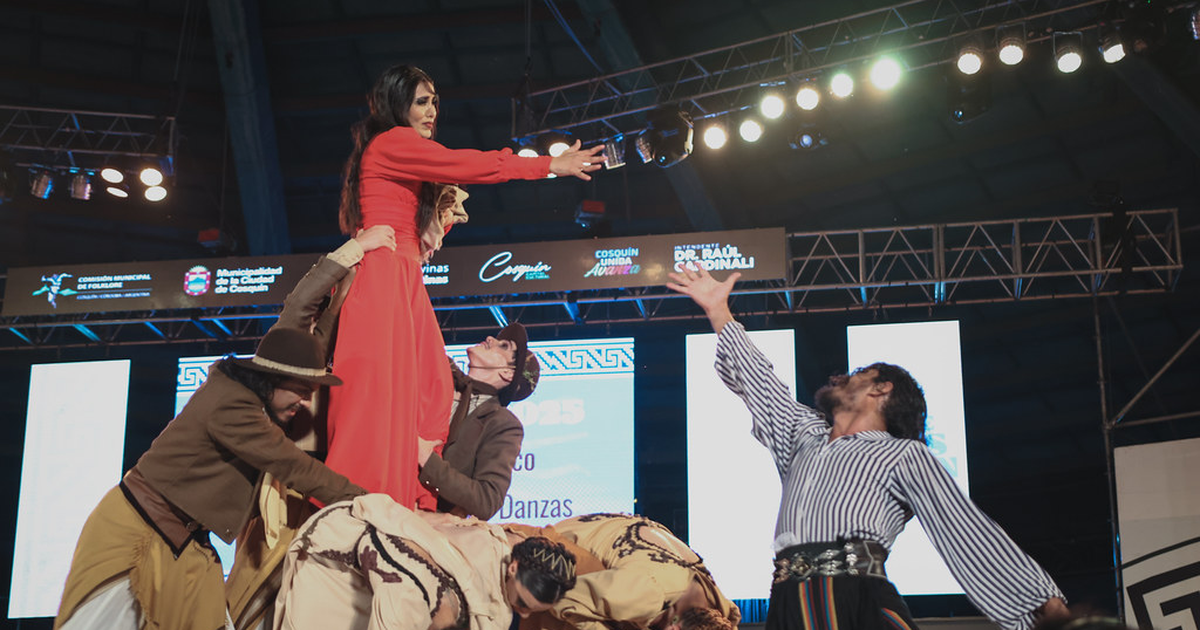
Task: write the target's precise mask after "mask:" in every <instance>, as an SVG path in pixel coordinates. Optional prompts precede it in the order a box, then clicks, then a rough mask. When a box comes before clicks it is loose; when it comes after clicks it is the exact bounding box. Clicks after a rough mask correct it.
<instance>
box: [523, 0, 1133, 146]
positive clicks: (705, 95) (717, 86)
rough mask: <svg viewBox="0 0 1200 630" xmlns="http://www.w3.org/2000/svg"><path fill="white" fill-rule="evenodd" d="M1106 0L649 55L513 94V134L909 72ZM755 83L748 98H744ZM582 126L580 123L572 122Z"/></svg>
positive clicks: (937, 2) (1060, 23)
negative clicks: (888, 57) (812, 82)
mask: <svg viewBox="0 0 1200 630" xmlns="http://www.w3.org/2000/svg"><path fill="white" fill-rule="evenodd" d="M1107 4H1109V2H1108V0H1060V1H1047V0H1004V1H992V2H987V1H985V2H982V3H978V4H976V3H967V4H964V3H962V2H958V1H956V0H909V1H907V2H899V3H897V4H894V5H892V6H888V7H883V8H879V9H874V10H871V11H865V12H862V13H858V14H855V15H851V16H848V17H844V18H839V19H836V20H830V21H827V22H821V23H818V24H812V25H809V26H805V27H802V28H798V29H795V30H790V31H785V32H782V33H777V34H775V35H770V36H768V37H762V38H759V39H754V40H750V41H746V42H742V43H738V44H734V45H731V46H725V47H721V48H715V49H712V50H707V51H704V52H700V53H697V54H694V55H688V56H686V57H678V58H675V59H670V60H667V61H661V62H658V63H653V64H648V65H645V66H641V67H639V68H634V69H631V70H625V71H622V72H615V73H612V74H607V75H603V76H599V77H596V78H594V79H589V80H586V81H577V82H574V83H569V84H566V85H561V86H558V87H554V88H550V89H545V90H540V91H533V92H529V93H527V94H524V95H518V96H517V97H516V98H514V100H513V130H512V136H513V140H518V141H519V140H521V139H523V138H528V137H531V136H535V135H537V134H540V133H544V132H548V131H554V130H575V133H576V134H580V133H591V134H592V135H593V136H595V138H593V139H607V138H609V137H612V136H616V135H617V134H623V133H624V134H628V133H635V132H637V131H640V130H641V129H642V128H643V126H644V123H643V122H642V117H641V116H638V114H642V113H645V112H647V111H649V110H651V109H654V108H655V107H658V106H660V105H667V104H672V105H680V106H683V107H685V108H688V109H690V110H691V113H692V115H693V118H708V117H714V116H719V115H722V114H727V113H730V112H733V111H738V110H742V109H746V108H748V107H751V106H753V104H756V103H757V101H758V97H759V96H760V95H759V94H758V91H759V88H760V87H761V86H764V85H773V84H780V83H784V82H787V81H802V80H806V79H810V78H816V77H818V76H820V74H821V73H822V72H824V71H827V70H830V69H833V68H838V67H851V66H854V65H855V64H861V63H863V62H866V61H868V60H871V59H874V58H876V57H878V56H879V55H881V54H884V53H902V54H901V55H900V56H901V57H902V59H898V61H900V63H901V64H902V65H903V66H904V67H905V68H906V69H907V70H909V71H913V70H917V69H920V68H925V67H928V66H933V65H937V64H941V63H945V62H948V61H950V59H951V58H952V56H953V55H954V54H956V51H957V49H958V47H959V46H961V45H962V44H963V43H965V42H966V41H967V40H968V39H969V38H972V37H977V38H979V40H980V44H979V45H980V46H981V47H982V48H984V49H985V50H986V49H988V48H990V47H991V46H992V45H993V44H994V43H995V42H994V32H995V30H996V29H998V28H1001V27H1007V26H1014V25H1020V28H1021V30H1022V31H1023V32H1024V33H1026V34H1028V39H1027V42H1026V43H1027V44H1031V43H1034V42H1037V41H1041V40H1045V39H1049V38H1050V37H1051V36H1052V34H1053V33H1054V32H1055V31H1083V30H1088V29H1092V28H1095V27H1096V23H1097V20H1098V16H1099V14H1100V12H1101V10H1102V9H1103V8H1104V5H1107ZM747 90H752V92H751V94H752V95H753V99H752V100H751V99H748V98H744V96H745V95H744V94H743V93H744V92H746V91H747ZM576 128H582V129H576Z"/></svg>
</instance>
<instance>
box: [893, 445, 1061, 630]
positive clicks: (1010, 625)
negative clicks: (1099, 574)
mask: <svg viewBox="0 0 1200 630" xmlns="http://www.w3.org/2000/svg"><path fill="white" fill-rule="evenodd" d="M907 451H908V452H907V453H906V454H905V455H904V457H903V458H902V460H901V462H900V463H899V466H898V467H897V468H896V474H897V481H898V485H899V488H898V489H897V491H898V493H899V494H900V495H901V499H902V500H904V501H905V502H907V503H908V505H910V506H911V507H912V509H913V511H914V512H915V513H916V515H917V518H919V519H920V520H921V525H923V526H924V528H925V531H926V532H928V534H929V538H930V540H932V541H933V545H934V547H936V548H937V550H938V553H939V554H941V556H942V558H943V559H944V560H945V561H946V565H947V566H948V567H949V568H950V572H951V573H953V574H954V577H955V579H957V580H958V583H959V584H961V585H962V587H963V589H964V590H965V591H966V592H967V597H969V598H970V600H971V602H972V603H973V604H975V606H976V607H977V608H979V610H980V612H982V613H983V614H985V615H987V617H988V618H989V619H991V620H992V621H993V622H995V623H996V624H997V625H999V626H1000V627H1002V628H1005V629H1006V630H1027V629H1028V628H1031V627H1033V625H1034V621H1035V620H1034V611H1035V610H1036V609H1037V608H1038V607H1040V606H1041V605H1042V604H1043V603H1045V602H1046V601H1047V600H1049V599H1050V598H1052V597H1060V598H1061V597H1063V594H1062V591H1060V590H1059V589H1058V586H1056V585H1055V584H1054V580H1053V579H1051V578H1050V576H1049V575H1048V574H1047V573H1046V571H1045V570H1044V569H1042V567H1041V566H1039V565H1038V563H1037V562H1036V561H1034V559H1033V558H1030V557H1029V556H1028V555H1027V554H1026V553H1025V552H1023V551H1021V549H1020V548H1019V547H1017V544H1016V543H1014V542H1013V541H1012V539H1011V538H1009V537H1008V534H1006V533H1004V530H1002V529H1001V528H1000V526H999V525H997V524H996V523H995V522H994V521H992V519H990V518H988V517H987V515H986V514H984V513H983V511H982V510H980V509H979V507H978V506H976V505H975V504H974V503H973V502H972V501H971V500H970V498H968V497H967V496H966V495H965V494H964V493H963V492H962V490H961V489H959V487H958V486H957V485H956V484H955V483H954V479H953V478H952V477H951V476H950V473H948V472H947V471H946V469H945V468H943V467H942V465H941V464H940V463H939V462H938V461H937V458H936V457H934V455H933V453H932V452H930V450H929V449H928V448H927V447H926V446H925V445H923V444H920V443H919V442H915V441H914V442H913V443H912V446H911V447H910V448H908V449H907Z"/></svg>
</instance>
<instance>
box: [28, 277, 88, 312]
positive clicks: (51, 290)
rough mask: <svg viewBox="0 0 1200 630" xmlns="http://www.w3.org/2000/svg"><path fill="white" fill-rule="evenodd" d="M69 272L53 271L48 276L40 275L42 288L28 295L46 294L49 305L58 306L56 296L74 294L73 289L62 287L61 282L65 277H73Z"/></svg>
mask: <svg viewBox="0 0 1200 630" xmlns="http://www.w3.org/2000/svg"><path fill="white" fill-rule="evenodd" d="M74 277H75V276H72V275H71V274H69V273H55V274H51V275H48V276H42V288H40V289H38V290H37V291H34V292H33V293H31V294H30V295H42V294H43V293H45V294H46V301H48V302H50V306H53V307H54V308H58V302H57V300H58V296H60V295H75V293H77V292H76V291H75V289H64V288H63V285H62V282H63V280H64V279H66V278H74Z"/></svg>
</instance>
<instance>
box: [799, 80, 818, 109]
mask: <svg viewBox="0 0 1200 630" xmlns="http://www.w3.org/2000/svg"><path fill="white" fill-rule="evenodd" d="M820 104H821V93H820V92H818V91H817V89H816V88H814V87H813V86H811V85H805V86H804V87H802V88H800V89H799V90H797V91H796V105H797V106H798V107H799V108H800V109H803V110H804V111H806V112H811V111H812V110H814V109H816V108H817V105H820Z"/></svg>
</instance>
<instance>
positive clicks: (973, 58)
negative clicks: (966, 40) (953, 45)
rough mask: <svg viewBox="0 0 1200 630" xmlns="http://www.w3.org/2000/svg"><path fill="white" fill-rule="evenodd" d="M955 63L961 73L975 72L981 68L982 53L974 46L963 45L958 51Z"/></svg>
mask: <svg viewBox="0 0 1200 630" xmlns="http://www.w3.org/2000/svg"><path fill="white" fill-rule="evenodd" d="M956 65H957V66H958V71H959V72H961V73H963V74H968V75H970V74H975V73H977V72H979V71H980V69H982V68H983V54H982V53H981V52H979V49H978V48H976V47H975V46H965V47H963V49H962V50H961V51H959V53H958V63H957V64H956Z"/></svg>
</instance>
